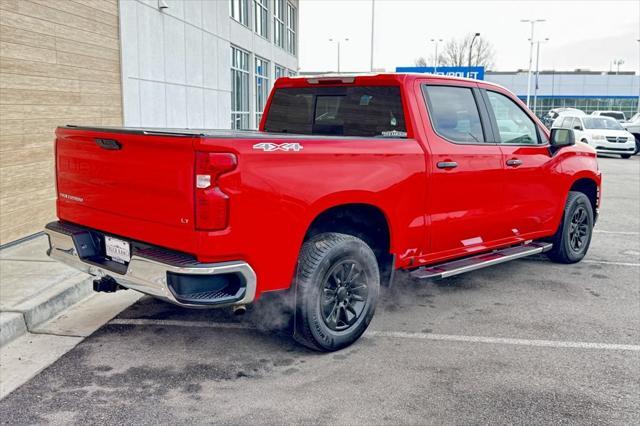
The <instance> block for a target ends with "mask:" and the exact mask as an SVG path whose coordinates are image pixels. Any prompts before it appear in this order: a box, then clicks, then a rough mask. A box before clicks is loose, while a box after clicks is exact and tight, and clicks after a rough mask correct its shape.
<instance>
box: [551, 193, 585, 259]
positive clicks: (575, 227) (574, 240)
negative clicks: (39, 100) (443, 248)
mask: <svg viewBox="0 0 640 426" xmlns="http://www.w3.org/2000/svg"><path fill="white" fill-rule="evenodd" d="M576 233H577V234H576ZM592 235H593V207H592V206H591V201H590V200H589V198H588V197H587V196H586V195H585V194H583V193H582V192H575V191H570V192H569V196H568V197H567V203H566V204H565V207H564V214H563V215H562V222H561V223H560V226H559V227H558V230H557V231H556V234H555V235H554V236H553V248H552V249H551V250H550V251H549V252H547V256H548V257H549V258H550V259H551V260H552V261H554V262H558V263H576V262H580V261H581V260H582V258H583V257H584V256H585V255H586V254H587V251H588V250H589V244H591V236H592Z"/></svg>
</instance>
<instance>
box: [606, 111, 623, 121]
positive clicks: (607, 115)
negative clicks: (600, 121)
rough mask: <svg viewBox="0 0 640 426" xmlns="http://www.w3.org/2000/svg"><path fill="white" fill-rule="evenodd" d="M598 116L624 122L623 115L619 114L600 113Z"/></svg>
mask: <svg viewBox="0 0 640 426" xmlns="http://www.w3.org/2000/svg"><path fill="white" fill-rule="evenodd" d="M600 115H603V116H605V117H611V118H615V119H616V120H624V114H623V113H621V112H601V113H600Z"/></svg>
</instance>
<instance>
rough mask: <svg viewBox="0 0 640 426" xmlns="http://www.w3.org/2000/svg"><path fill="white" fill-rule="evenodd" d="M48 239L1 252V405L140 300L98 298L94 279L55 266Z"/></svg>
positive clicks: (125, 294) (123, 295) (132, 296)
mask: <svg viewBox="0 0 640 426" xmlns="http://www.w3.org/2000/svg"><path fill="white" fill-rule="evenodd" d="M48 246H49V244H48V241H47V237H46V236H41V237H37V238H34V239H32V240H28V241H25V242H22V243H20V244H18V245H15V246H12V247H8V248H5V249H2V250H0V377H1V380H0V399H2V398H4V397H5V396H6V395H8V394H9V393H10V392H12V391H13V390H15V389H16V388H18V387H19V386H20V385H22V384H23V383H26V382H27V381H28V380H30V379H31V378H32V377H34V376H35V375H36V374H38V373H39V372H40V371H42V370H43V369H44V368H46V367H47V366H49V365H51V364H52V363H53V362H55V360H57V359H58V358H59V357H61V356H62V355H64V354H65V353H66V352H68V351H70V350H71V349H73V348H74V347H75V346H76V345H77V344H78V343H80V342H81V341H82V340H83V339H84V338H85V337H87V336H89V335H90V334H91V333H93V332H94V331H95V330H97V329H98V328H99V327H100V326H102V325H103V324H104V323H106V322H108V321H109V320H110V319H111V318H113V317H114V316H115V315H117V314H118V313H119V312H120V311H122V310H123V309H125V308H126V307H127V306H129V305H131V304H132V303H134V302H135V301H136V300H138V299H139V298H140V297H141V296H142V295H141V294H140V293H138V292H135V291H121V292H118V293H115V294H104V293H94V292H93V286H92V278H91V277H90V276H88V275H86V274H84V273H81V272H79V271H76V270H74V269H72V268H69V267H67V266H65V265H63V264H61V263H58V262H55V261H52V260H51V259H49V258H48V257H47V255H46V250H47V248H48Z"/></svg>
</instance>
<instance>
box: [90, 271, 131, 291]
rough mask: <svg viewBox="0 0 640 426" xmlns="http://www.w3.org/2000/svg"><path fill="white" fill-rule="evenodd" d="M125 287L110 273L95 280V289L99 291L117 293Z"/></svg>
mask: <svg viewBox="0 0 640 426" xmlns="http://www.w3.org/2000/svg"><path fill="white" fill-rule="evenodd" d="M124 288H125V287H122V286H121V285H120V284H118V283H117V282H116V280H114V279H113V277H110V276H109V275H105V276H104V277H102V278H98V279H95V280H93V291H95V292H98V293H101V292H102V293H115V292H116V291H118V290H122V289H124Z"/></svg>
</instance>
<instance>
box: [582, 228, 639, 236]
mask: <svg viewBox="0 0 640 426" xmlns="http://www.w3.org/2000/svg"><path fill="white" fill-rule="evenodd" d="M593 233H594V234H613V235H640V232H633V231H602V230H600V229H594V230H593Z"/></svg>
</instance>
